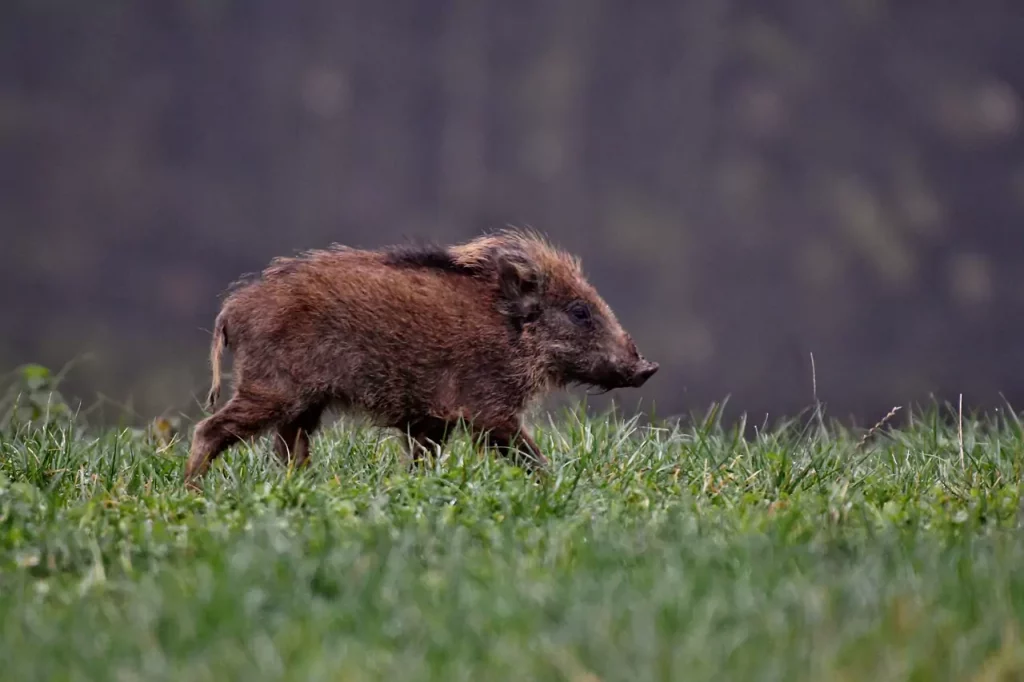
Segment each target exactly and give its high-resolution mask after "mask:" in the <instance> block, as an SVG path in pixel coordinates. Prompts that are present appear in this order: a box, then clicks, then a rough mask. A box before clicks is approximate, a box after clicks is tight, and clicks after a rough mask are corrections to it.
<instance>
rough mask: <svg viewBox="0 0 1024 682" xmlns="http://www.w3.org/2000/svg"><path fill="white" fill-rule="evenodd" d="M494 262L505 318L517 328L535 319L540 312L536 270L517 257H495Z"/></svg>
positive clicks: (510, 255)
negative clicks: (509, 318)
mask: <svg viewBox="0 0 1024 682" xmlns="http://www.w3.org/2000/svg"><path fill="white" fill-rule="evenodd" d="M496 261H497V270H498V286H499V287H500V289H501V295H502V298H503V299H504V305H503V306H502V309H503V311H504V312H505V314H507V315H508V316H509V317H511V318H512V319H513V321H514V322H516V324H517V326H518V325H519V324H522V323H525V322H532V321H533V320H535V319H537V318H538V317H539V316H540V312H541V276H540V273H539V272H538V270H537V267H536V266H535V265H534V264H533V263H532V262H530V260H529V259H528V258H527V257H525V256H524V255H522V254H518V253H510V252H506V253H499V254H498V255H497V257H496Z"/></svg>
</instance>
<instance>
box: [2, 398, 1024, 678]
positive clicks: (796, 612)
mask: <svg viewBox="0 0 1024 682" xmlns="http://www.w3.org/2000/svg"><path fill="white" fill-rule="evenodd" d="M580 414H581V413H577V412H573V413H570V414H567V415H565V417H564V418H561V419H559V420H558V421H555V422H552V423H548V424H547V425H546V427H545V428H539V429H538V441H539V443H540V445H541V446H542V447H544V448H545V449H546V451H547V452H548V453H549V454H550V456H551V458H552V460H553V463H554V465H555V466H556V469H557V474H556V476H554V477H553V479H552V480H551V481H550V482H549V483H547V484H545V485H535V484H533V483H531V482H530V481H529V480H528V479H527V478H525V477H524V476H523V475H522V473H521V472H520V471H519V470H518V469H515V468H513V467H509V466H507V465H505V464H503V463H502V462H501V461H499V460H497V459H495V458H493V457H490V456H489V457H479V456H477V455H476V454H475V453H474V451H473V450H472V448H471V447H470V443H469V441H468V439H466V438H464V437H463V438H459V439H456V440H455V441H454V442H453V444H452V447H451V449H450V451H449V452H450V455H449V456H448V457H447V458H446V459H445V460H443V461H442V462H440V463H438V464H435V465H433V466H432V467H431V468H429V469H428V470H426V471H422V472H419V473H412V474H410V473H408V472H406V471H405V469H404V468H403V466H402V463H401V461H400V460H399V452H400V450H399V443H398V442H397V441H396V440H390V439H386V438H384V437H383V436H382V434H381V433H379V432H376V431H371V430H363V429H359V428H356V427H344V426H341V425H339V426H335V427H332V428H330V429H328V430H325V431H323V432H322V433H321V434H319V435H318V437H317V438H316V439H315V441H314V447H315V455H314V457H315V460H314V465H313V466H312V467H311V468H310V469H309V470H307V471H303V472H294V471H288V470H286V469H284V468H283V467H281V466H279V465H277V464H276V462H275V461H274V460H273V456H272V455H271V452H270V448H269V442H268V441H267V440H261V441H258V442H257V443H256V444H255V445H254V447H252V448H249V447H239V448H236V449H235V450H233V451H231V452H230V453H229V454H228V455H227V456H225V457H224V458H222V459H221V460H219V461H218V462H217V464H216V465H215V466H214V468H213V469H212V471H211V474H210V476H209V477H208V479H207V484H206V489H205V491H204V492H203V493H202V494H198V495H196V494H189V493H187V492H186V491H185V490H184V489H183V487H182V483H181V475H182V470H183V463H184V456H185V453H186V450H187V439H186V440H185V442H176V443H172V444H171V445H169V446H160V445H158V444H156V443H154V442H151V441H150V440H149V439H148V438H147V437H146V436H145V435H139V434H135V433H133V432H130V431H126V430H109V431H105V432H102V433H98V434H97V433H90V432H86V431H84V430H82V429H81V428H79V427H76V426H74V425H73V424H70V423H64V424H63V425H61V424H51V425H49V426H30V425H25V424H20V425H19V424H17V423H13V424H10V425H8V427H7V430H6V433H5V434H4V435H3V436H2V441H0V661H3V663H2V665H0V671H2V672H0V677H2V678H3V679H5V680H6V679H9V680H19V681H20V680H44V679H45V680H116V681H119V682H120V681H125V682H127V681H130V680H175V681H176V682H180V681H186V680H222V679H235V680H241V679H244V678H246V677H247V678H249V679H252V680H428V679H429V680H446V681H455V680H527V679H530V680H573V681H575V682H584V681H587V682H592V681H596V680H605V681H610V680H669V679H672V680H675V679H686V680H723V679H728V680H780V681H781V680H786V681H787V682H789V681H793V680H864V679H870V680H872V681H873V682H881V681H883V680H972V679H976V680H998V679H1020V677H1021V676H1024V643H1022V640H1021V616H1022V614H1024V571H1022V570H1021V567H1024V537H1022V536H1021V534H1020V531H1019V530H1018V523H1019V521H1018V517H1019V514H1020V483H1019V481H1020V478H1021V469H1022V466H1024V432H1022V430H1021V426H1020V424H1019V423H1018V422H1017V420H1016V417H1015V416H1014V415H1013V414H1012V413H1009V412H1003V413H1000V414H997V415H994V416H982V417H979V418H972V419H967V420H965V421H964V422H963V427H962V433H961V430H960V429H958V426H957V423H956V420H955V419H954V420H953V421H952V423H951V425H950V422H949V420H945V419H943V418H942V417H943V415H942V414H940V412H939V411H938V410H931V411H927V412H925V411H921V412H919V413H917V414H915V415H914V419H913V423H912V424H911V425H908V426H905V427H902V428H901V429H899V430H890V429H889V428H887V427H886V428H882V429H879V430H878V432H877V433H872V434H871V436H870V438H867V439H864V438H863V437H862V434H861V433H853V432H850V431H847V430H845V429H843V428H841V427H839V426H837V425H835V424H826V423H824V421H822V420H818V419H814V418H811V419H804V420H794V421H792V422H790V423H786V424H781V425H778V426H775V427H773V428H769V429H767V430H765V429H758V433H757V434H756V436H753V437H748V438H744V437H741V432H740V430H739V427H738V426H737V427H727V426H723V425H722V424H720V423H719V422H718V420H717V418H716V416H715V414H714V413H712V414H710V415H709V416H708V417H707V418H706V419H704V420H701V419H698V420H695V421H693V422H684V423H683V424H681V425H679V426H675V427H671V428H670V427H669V426H667V425H663V426H661V427H660V428H654V429H641V428H639V427H638V426H637V425H636V423H635V422H631V421H623V420H621V419H617V418H615V417H613V416H604V417H600V418H597V417H591V418H585V417H582V416H580ZM541 426H544V425H541Z"/></svg>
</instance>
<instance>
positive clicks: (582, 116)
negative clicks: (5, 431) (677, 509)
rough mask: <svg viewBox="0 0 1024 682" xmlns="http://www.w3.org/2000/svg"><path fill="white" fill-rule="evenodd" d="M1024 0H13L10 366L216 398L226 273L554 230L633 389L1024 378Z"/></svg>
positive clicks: (5, 73)
mask: <svg viewBox="0 0 1024 682" xmlns="http://www.w3.org/2000/svg"><path fill="white" fill-rule="evenodd" d="M1022 93H1024V8H1022V7H1021V5H1020V2H1019V0H1015V1H1014V0H1005V1H1002V2H1000V1H998V0H976V1H974V2H937V1H931V2H924V1H916V2H911V1H909V0H906V1H901V2H896V1H894V0H893V1H887V0H834V1H833V2H822V0H745V1H740V0H679V1H674V2H669V1H667V0H665V1H658V2H655V1H651V2H646V3H643V4H641V3H628V2H622V1H617V2H613V1H611V0H545V1H543V2H542V1H540V0H527V1H523V0H520V1H519V2H503V3H499V2H487V1H483V0H431V1H430V2H424V1H422V0H392V1H390V2H378V3H371V2H357V1H355V0H351V1H350V0H306V1H305V2H301V3H294V2H268V1H264V0H182V1H179V2H174V3H170V2H139V1H138V0H100V1H98V2H80V1H78V0H4V2H3V3H2V4H0V226H2V233H0V234H2V238H3V239H2V243H3V246H2V248H0V302H2V305H3V310H4V313H5V314H4V315H3V318H2V319H3V333H2V336H0V363H2V365H3V367H4V368H13V367H15V366H17V365H18V364H20V363H23V362H30V361H31V362H40V363H43V364H46V365H49V366H51V367H53V368H55V369H59V368H60V367H61V366H62V365H64V363H67V362H69V361H71V360H73V359H74V358H76V357H79V356H82V355H83V354H91V358H90V359H88V361H86V362H84V363H83V364H81V365H80V366H78V367H76V368H75V369H74V370H73V371H72V372H71V374H70V375H69V378H68V380H67V384H66V387H67V391H68V392H69V393H71V394H72V395H74V396H77V397H79V398H81V399H82V400H84V401H85V403H86V404H87V405H88V404H90V403H91V402H93V401H95V400H96V398H97V395H100V394H102V395H105V396H108V397H109V398H111V399H112V400H115V401H119V402H121V403H124V404H126V405H127V406H128V407H130V408H131V409H134V410H136V411H137V413H138V414H140V415H143V416H149V415H153V414H157V413H161V412H164V411H166V410H186V411H188V412H190V413H195V412H196V408H197V401H198V400H201V398H202V396H203V394H204V392H205V390H206V388H207V385H208V370H207V366H206V357H207V349H208V342H209V331H208V330H209V329H210V328H211V326H212V323H213V317H214V315H215V313H216V309H217V305H218V302H219V299H218V296H219V294H220V292H221V290H222V289H223V288H224V287H225V286H226V285H227V284H228V283H229V282H230V281H232V280H233V279H235V278H236V277H237V276H238V275H240V274H241V273H243V272H247V271H253V270H258V269H259V268H261V267H262V266H263V265H264V264H265V263H266V262H267V261H268V260H269V259H270V258H271V257H273V256H275V255H281V254H289V253H292V252H293V251H295V250H298V249H305V248H310V247H317V246H323V245H326V244H328V243H330V242H333V241H340V242H344V243H348V244H351V245H356V246H369V247H373V246H379V245H382V244H385V243H388V242H393V241H396V240H400V239H403V238H406V237H418V238H436V239H440V240H461V239H466V238H469V237H472V236H474V235H476V234H478V233H479V232H480V231H482V230H485V229H490V228H497V227H501V226H504V225H506V224H514V225H529V226H532V227H534V228H536V229H539V230H542V231H544V232H546V233H547V234H549V235H550V236H551V237H552V238H553V239H555V240H556V241H557V242H559V243H560V244H562V245H563V246H565V247H567V248H569V249H571V250H573V251H575V252H577V253H579V254H581V255H582V257H583V258H584V264H585V266H586V268H587V270H588V273H589V274H590V275H591V278H592V280H593V281H594V283H595V284H596V285H597V286H598V288H599V289H600V290H601V291H602V292H603V293H604V294H605V296H606V298H607V299H608V301H609V302H610V303H611V305H612V306H613V307H614V308H616V309H617V310H618V311H619V313H620V317H621V318H622V320H623V322H624V323H625V325H626V326H627V327H628V328H629V329H630V330H631V331H632V332H633V334H634V336H635V337H636V339H637V341H638V343H639V345H640V347H641V349H642V350H643V351H645V353H646V354H647V355H648V356H649V357H651V358H653V359H656V360H658V361H660V362H661V363H662V366H663V370H662V372H661V373H660V374H659V375H657V377H656V378H655V379H654V380H652V381H651V382H650V383H648V384H647V386H645V387H644V389H642V390H641V391H629V392H623V393H621V394H620V395H619V396H618V400H619V401H620V403H621V404H622V405H623V406H624V407H627V408H628V407H635V406H636V405H637V404H640V405H641V406H649V405H650V404H651V402H652V401H653V402H654V403H655V404H656V405H657V410H658V413H659V414H670V413H680V412H687V411H690V410H696V409H704V408H706V407H707V405H708V404H709V403H710V402H711V401H713V400H719V399H722V398H724V397H726V396H727V395H729V396H731V401H730V405H731V406H732V408H733V409H734V410H737V411H738V410H744V411H747V412H749V413H751V415H752V416H756V415H762V416H763V414H764V413H765V412H769V413H772V414H775V415H778V414H779V413H785V412H793V411H796V410H800V409H802V408H804V407H807V406H809V405H810V404H811V403H812V400H813V397H812V382H811V364H810V354H811V353H813V354H814V359H815V364H816V370H817V389H818V395H819V398H821V399H822V400H824V401H825V402H826V403H827V404H828V409H829V411H830V412H831V413H832V414H833V415H836V416H843V415H849V414H853V415H856V416H857V417H858V418H859V419H860V420H862V421H863V420H871V419H874V418H877V416H878V415H880V414H883V413H884V412H886V411H887V410H888V409H889V408H890V407H892V406H893V405H896V404H907V403H908V402H913V401H923V402H926V401H928V400H929V396H931V395H932V394H936V395H937V396H938V397H940V398H941V399H950V400H955V399H956V396H957V395H958V394H960V393H963V394H964V401H965V406H967V405H970V406H971V407H977V406H985V405H998V404H1000V403H1001V400H1002V399H1001V398H1000V392H1001V393H1002V394H1004V395H1005V396H1006V397H1007V398H1008V399H1009V400H1010V401H1011V403H1014V404H1015V405H1016V404H1017V403H1020V404H1021V405H1024V366H1022V364H1021V362H1022V358H1024V324H1022V315H1021V313H1022V312H1024V273H1022V272H1021V271H1020V269H1019V268H1018V264H1019V262H1020V260H1021V256H1022V255H1024V230H1022V226H1024V223H1022V219H1024V154H1022V152H1024V148H1022V144H1021V142H1022V137H1021V126H1022V116H1024V110H1022V99H1021V98H1022Z"/></svg>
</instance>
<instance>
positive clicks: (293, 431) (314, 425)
mask: <svg viewBox="0 0 1024 682" xmlns="http://www.w3.org/2000/svg"><path fill="white" fill-rule="evenodd" d="M323 412H324V406H323V405H311V406H310V407H308V408H306V411H305V412H303V413H302V414H301V415H299V418H298V419H296V420H294V421H290V422H285V423H283V424H281V425H279V426H278V427H277V437H276V438H275V439H274V452H276V453H277V458H278V459H279V460H281V463H282V464H288V461H289V459H291V460H292V461H294V462H295V466H296V467H301V466H304V465H305V464H306V463H307V462H309V439H310V437H311V436H312V435H313V434H314V433H315V432H316V430H317V429H318V428H319V427H320V416H321V415H322V414H323Z"/></svg>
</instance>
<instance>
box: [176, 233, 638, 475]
mask: <svg viewBox="0 0 1024 682" xmlns="http://www.w3.org/2000/svg"><path fill="white" fill-rule="evenodd" d="M225 348H230V349H231V351H232V352H233V354H234V367H235V393H234V395H233V396H232V397H231V399H230V400H229V401H228V402H227V403H225V404H224V405H223V406H222V407H221V408H220V410H219V411H217V412H216V413H214V414H212V415H211V416H209V417H208V418H206V419H204V420H203V421H201V422H200V423H199V424H197V425H196V429H195V434H194V437H193V441H192V450H191V453H190V455H189V459H188V464H187V467H186V471H185V480H186V482H187V483H188V484H189V486H190V487H194V488H197V487H198V484H197V481H198V479H199V478H201V477H202V475H203V474H204V473H205V472H206V470H207V468H208V467H209V466H210V463H211V461H212V460H213V459H214V458H216V457H217V456H218V455H219V454H220V453H222V452H223V451H224V450H225V449H227V448H228V447H230V446H231V445H233V444H234V443H235V442H237V441H240V440H247V439H249V438H252V437H254V436H256V435H258V434H260V433H262V432H264V431H266V430H268V429H276V439H275V450H276V453H277V455H278V457H279V458H280V459H281V460H282V461H284V462H287V461H288V459H289V457H291V458H293V460H294V462H295V464H296V465H301V464H304V463H305V462H306V461H307V459H308V457H309V438H310V435H311V434H312V433H313V432H314V431H315V430H316V429H317V427H318V426H319V424H320V418H321V415H322V414H323V412H324V410H325V409H327V408H330V407H335V408H339V409H341V410H347V411H351V412H357V413H362V414H364V415H366V416H368V417H369V418H370V419H371V421H372V422H373V423H375V424H376V425H378V426H384V427H393V428H397V429H401V430H402V431H405V432H406V433H407V435H408V436H409V437H410V440H409V454H410V455H411V456H412V459H413V462H414V463H415V462H417V461H419V460H420V458H421V456H422V455H423V451H429V450H430V448H431V447H432V445H431V444H433V445H436V446H438V447H440V446H443V444H444V442H445V439H446V437H447V436H448V434H449V431H450V429H451V427H453V426H455V425H456V424H458V423H463V424H465V425H467V426H468V427H469V428H470V431H471V433H473V434H474V435H475V436H479V437H481V440H482V442H483V444H485V445H488V446H491V447H494V448H496V449H498V450H499V451H500V452H502V453H503V454H505V455H506V456H508V457H509V458H510V459H512V460H513V461H516V462H518V463H519V464H520V465H522V466H524V468H526V469H527V470H534V469H539V470H541V471H543V470H544V468H545V466H546V464H547V460H546V459H545V457H544V455H543V454H542V453H541V451H540V449H539V448H538V447H537V444H536V443H535V442H534V441H533V439H532V438H531V437H530V435H529V433H528V432H527V431H526V430H525V429H524V428H523V424H522V423H521V415H522V413H523V411H524V410H525V409H526V407H527V406H528V404H529V403H530V402H531V401H532V400H534V399H536V398H538V397H540V396H542V395H543V394H545V393H546V392H548V391H549V390H552V389H554V388H559V387H564V386H568V385H573V384H576V385H590V386H595V387H600V388H604V389H605V390H612V389H615V388H620V387H627V386H633V387H639V386H641V385H643V384H644V382H646V381H647V380H648V379H649V378H650V377H651V375H653V374H654V373H655V372H656V371H657V369H658V364H657V363H655V362H650V361H648V360H646V359H644V357H643V356H642V355H641V354H640V352H639V351H638V350H637V347H636V346H635V345H634V343H633V340H632V339H631V338H630V335H629V334H627V333H626V332H625V331H624V330H623V328H622V327H621V326H620V325H619V322H618V321H617V320H616V318H615V315H614V313H613V312H612V310H611V309H610V308H609V307H608V305H607V304H606V303H605V301H604V300H603V299H602V298H601V297H600V296H599V295H598V293H597V291H595V290H594V288H593V287H592V286H591V285H590V284H589V283H588V282H587V280H586V278H585V277H584V276H583V273H582V270H581V267H580V263H579V261H578V260H577V259H576V258H575V257H573V256H571V255H569V254H567V253H565V252H563V251H561V250H559V249H557V248H555V247H554V246H552V245H551V244H550V243H549V242H548V241H546V240H545V239H544V238H542V237H540V236H539V235H536V234H534V233H532V232H525V231H518V230H506V231H501V232H497V233H495V234H491V235H487V236H483V237H479V238H477V239H475V240H472V241H469V242H466V243H463V244H459V245H455V246H451V247H437V246H429V247H424V246H395V247H389V248H386V249H383V250H380V251H367V250H359V249H354V248H348V247H343V246H334V247H332V248H330V249H326V250H318V251H310V252H307V253H304V254H302V255H300V256H297V257H292V258H278V259H275V260H274V261H272V262H271V264H270V265H269V267H268V268H267V269H266V270H264V271H263V272H262V273H261V274H260V276H258V277H256V278H254V279H253V280H251V281H248V282H242V283H240V284H239V285H237V286H236V287H235V288H234V290H233V291H232V292H231V293H230V294H229V295H228V297H227V298H226V300H225V301H224V304H223V306H222V308H221V310H220V313H219V314H218V316H217V318H216V322H215V326H214V339H213V345H212V348H211V351H210V360H211V363H212V366H213V380H212V384H213V385H212V388H211V390H210V394H209V398H208V399H207V408H208V409H209V408H211V407H212V406H213V405H214V404H215V403H216V401H217V398H218V395H219V393H220V382H221V378H220V363H221V355H222V353H223V350H224V349H225Z"/></svg>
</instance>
